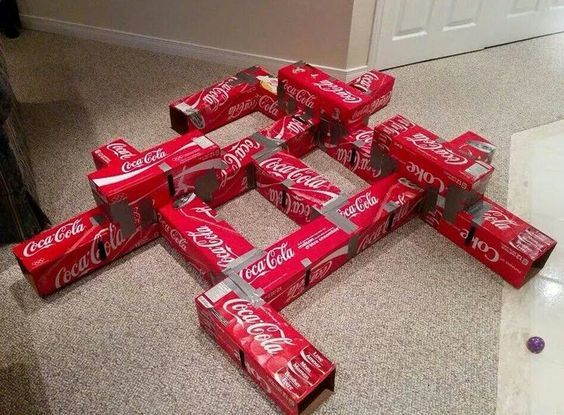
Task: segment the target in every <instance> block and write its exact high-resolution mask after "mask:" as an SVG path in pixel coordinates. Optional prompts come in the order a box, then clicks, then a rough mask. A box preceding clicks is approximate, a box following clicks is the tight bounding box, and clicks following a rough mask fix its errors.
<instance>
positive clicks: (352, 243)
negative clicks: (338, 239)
mask: <svg viewBox="0 0 564 415" xmlns="http://www.w3.org/2000/svg"><path fill="white" fill-rule="evenodd" d="M357 249H358V234H355V235H353V236H351V239H350V240H349V249H348V252H347V256H348V258H349V259H351V258H352V257H353V256H355V255H356V251H357Z"/></svg>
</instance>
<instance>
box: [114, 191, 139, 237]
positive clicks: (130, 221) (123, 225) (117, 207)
mask: <svg viewBox="0 0 564 415" xmlns="http://www.w3.org/2000/svg"><path fill="white" fill-rule="evenodd" d="M110 215H111V217H112V219H113V221H114V222H115V223H117V224H119V226H120V229H121V233H122V235H123V237H124V238H128V237H130V236H131V235H133V233H134V232H135V219H134V217H133V209H132V208H131V206H129V203H127V200H120V201H119V202H116V203H112V204H111V205H110Z"/></svg>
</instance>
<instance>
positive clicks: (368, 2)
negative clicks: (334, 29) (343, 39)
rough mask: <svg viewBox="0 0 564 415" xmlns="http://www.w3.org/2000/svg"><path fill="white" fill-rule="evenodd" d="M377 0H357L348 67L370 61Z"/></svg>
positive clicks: (353, 16)
mask: <svg viewBox="0 0 564 415" xmlns="http://www.w3.org/2000/svg"><path fill="white" fill-rule="evenodd" d="M375 8H376V0H355V1H354V7H353V12H352V22H351V33H350V38H349V49H348V53H347V68H356V67H359V66H364V65H366V64H367V63H368V54H369V51H370V40H371V36H372V25H373V22H374V10H375Z"/></svg>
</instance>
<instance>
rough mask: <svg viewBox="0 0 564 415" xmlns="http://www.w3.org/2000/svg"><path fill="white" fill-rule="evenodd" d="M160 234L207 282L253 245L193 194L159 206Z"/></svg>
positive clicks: (216, 280)
mask: <svg viewBox="0 0 564 415" xmlns="http://www.w3.org/2000/svg"><path fill="white" fill-rule="evenodd" d="M159 223H160V230H161V234H162V235H163V237H164V238H165V239H166V240H167V241H168V242H169V243H170V244H171V245H172V246H173V247H174V248H175V249H177V250H178V252H180V254H181V255H182V256H183V257H184V258H185V259H186V261H188V262H189V263H190V264H192V265H193V266H194V268H196V270H197V271H199V272H200V273H201V274H202V275H203V277H204V278H206V279H207V280H208V281H209V282H210V283H211V284H215V283H217V282H219V281H221V280H222V279H223V278H225V277H224V275H223V270H224V269H225V268H226V267H227V266H228V265H229V264H230V263H231V262H232V261H233V260H235V259H237V258H240V257H241V256H243V255H245V254H247V253H248V252H250V251H251V250H253V249H255V247H254V246H253V245H252V244H251V243H250V242H249V241H247V239H246V238H245V237H243V236H242V235H241V234H240V233H239V232H237V231H236V230H235V229H233V228H232V227H231V225H229V223H227V221H225V220H222V219H220V218H219V217H218V214H217V212H216V211H215V210H214V209H212V208H211V207H209V206H208V205H207V204H206V203H204V202H203V201H202V200H201V199H200V198H198V197H197V196H196V195H195V194H189V195H186V196H183V197H181V198H179V199H177V200H175V201H174V202H171V203H168V204H166V205H165V206H163V207H162V208H160V209H159Z"/></svg>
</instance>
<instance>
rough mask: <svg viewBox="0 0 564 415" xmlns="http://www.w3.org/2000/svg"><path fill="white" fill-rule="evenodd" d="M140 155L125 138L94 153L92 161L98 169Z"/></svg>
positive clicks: (112, 142)
mask: <svg viewBox="0 0 564 415" xmlns="http://www.w3.org/2000/svg"><path fill="white" fill-rule="evenodd" d="M138 154H139V151H137V149H136V148H135V147H133V146H132V145H131V144H129V143H128V142H127V140H126V139H125V138H121V137H119V138H116V139H114V140H112V141H110V142H109V143H107V144H104V145H102V146H100V147H98V148H97V149H95V150H93V151H92V160H94V165H95V166H96V168H97V169H101V168H103V167H106V166H108V165H109V164H110V163H112V162H114V161H125V160H128V159H130V158H132V157H135V156H136V155H138Z"/></svg>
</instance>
